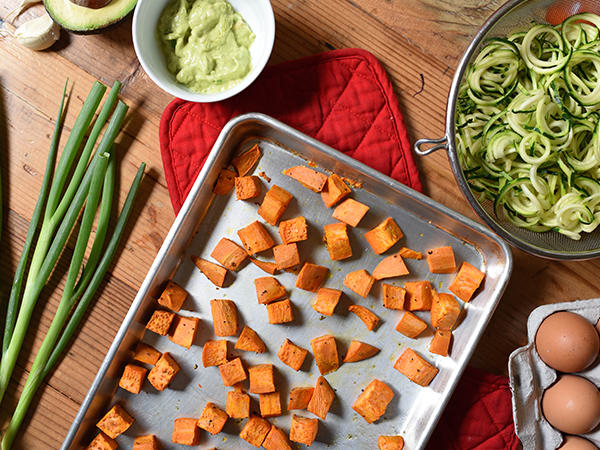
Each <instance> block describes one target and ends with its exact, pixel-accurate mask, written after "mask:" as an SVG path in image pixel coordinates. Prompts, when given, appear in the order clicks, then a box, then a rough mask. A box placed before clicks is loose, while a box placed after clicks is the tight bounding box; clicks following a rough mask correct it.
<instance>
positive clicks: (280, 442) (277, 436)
mask: <svg viewBox="0 0 600 450" xmlns="http://www.w3.org/2000/svg"><path fill="white" fill-rule="evenodd" d="M262 445H263V447H264V448H265V449H266V450H292V446H291V445H290V443H289V441H288V438H287V436H286V434H285V433H284V432H283V431H282V430H280V429H279V428H277V427H276V426H275V425H271V430H270V431H269V434H267V437H266V439H265V441H264V442H263V444H262Z"/></svg>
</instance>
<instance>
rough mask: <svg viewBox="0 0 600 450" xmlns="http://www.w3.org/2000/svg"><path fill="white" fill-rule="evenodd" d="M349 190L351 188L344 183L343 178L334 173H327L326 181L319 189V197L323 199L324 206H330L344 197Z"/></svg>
mask: <svg viewBox="0 0 600 450" xmlns="http://www.w3.org/2000/svg"><path fill="white" fill-rule="evenodd" d="M350 192H351V190H350V188H349V187H348V185H347V184H346V183H344V180H342V179H341V178H340V177H339V176H337V175H336V174H335V173H332V174H331V175H329V178H327V183H326V184H325V187H324V188H323V190H322V191H321V198H322V199H323V203H325V206H327V207H328V208H331V207H332V206H333V205H335V204H336V203H338V202H340V201H342V200H343V199H344V198H346V197H347V196H348V194H350Z"/></svg>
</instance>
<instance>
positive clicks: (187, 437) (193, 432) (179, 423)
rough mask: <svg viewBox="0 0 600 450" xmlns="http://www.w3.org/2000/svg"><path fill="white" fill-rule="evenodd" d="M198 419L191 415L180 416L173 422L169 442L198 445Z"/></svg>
mask: <svg viewBox="0 0 600 450" xmlns="http://www.w3.org/2000/svg"><path fill="white" fill-rule="evenodd" d="M197 423H198V420H197V419H194V418H192V417H180V418H179V419H175V422H173V434H172V435H171V442H173V444H181V445H200V428H198V426H197Z"/></svg>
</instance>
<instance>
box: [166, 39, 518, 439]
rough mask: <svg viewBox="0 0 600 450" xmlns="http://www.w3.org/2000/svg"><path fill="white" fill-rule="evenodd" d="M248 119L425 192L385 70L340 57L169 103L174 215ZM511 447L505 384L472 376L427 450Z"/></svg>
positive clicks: (367, 58) (358, 57)
mask: <svg viewBox="0 0 600 450" xmlns="http://www.w3.org/2000/svg"><path fill="white" fill-rule="evenodd" d="M247 112H261V113H265V114H268V115H270V116H273V117H275V118H276V119H279V120H281V121H282V122H284V123H286V124H288V125H290V126H292V127H294V128H297V129H299V130H300V131H302V132H304V133H306V134H308V135H310V136H312V137H314V138H316V139H318V140H319V141H321V142H324V143H325V144H327V145H330V146H331V147H333V148H335V149H337V150H339V151H341V152H343V153H345V154H347V155H350V156H352V157H354V158H356V159H358V160H359V161H361V162H363V163H365V164H367V165H369V166H371V167H373V168H374V169H377V170H379V171H380V172H383V173H385V174H386V175H389V176H391V177H393V178H395V179H396V180H398V181H400V182H401V183H404V184H405V185H407V186H410V187H412V188H413V189H416V190H419V191H420V190H421V182H420V181H419V175H418V172H417V168H416V166H415V163H414V161H413V157H412V153H411V146H410V142H409V140H408V136H407V134H406V128H405V127H404V123H403V121H402V114H401V113H400V107H399V105H398V100H397V98H396V96H395V95H394V91H393V89H392V85H391V83H390V81H389V79H388V77H387V75H386V73H385V70H384V69H383V67H382V65H381V64H380V63H379V61H377V59H376V58H375V57H374V56H373V55H371V54H370V53H368V52H366V51H364V50H360V49H342V50H334V51H331V52H327V53H323V54H320V55H315V56H310V57H308V58H303V59H300V60H297V61H290V62H285V63H283V64H279V65H277V66H270V67H267V68H266V69H265V71H264V72H263V73H262V74H261V76H260V77H259V78H258V79H257V80H256V81H255V82H254V84H252V86H250V87H249V88H247V89H246V90H245V91H244V92H242V93H241V94H239V95H237V96H235V97H233V98H231V99H229V100H225V101H222V102H218V103H189V102H185V101H183V100H179V99H177V100H174V101H173V102H172V103H171V104H170V105H169V106H168V107H167V108H166V110H165V112H164V113H163V116H162V120H161V124H160V145H161V152H162V159H163V164H164V168H165V177H166V180H167V185H168V187H169V194H170V196H171V201H172V203H173V207H174V209H175V211H176V212H178V211H179V209H180V208H181V205H182V204H183V201H184V200H185V197H186V195H187V194H188V192H189V190H190V189H191V187H192V184H193V182H194V180H195V178H196V176H197V174H198V172H199V171H200V168H201V167H202V164H204V161H205V160H206V157H207V155H208V153H209V152H210V149H211V148H212V146H213V144H214V142H215V140H216V139H217V136H218V135H219V132H220V131H221V128H223V126H224V125H225V124H226V123H227V122H228V121H229V120H230V119H231V118H233V117H235V116H237V115H239V114H243V113H247ZM517 444H518V441H517V438H516V437H515V435H514V426H513V423H512V413H511V400H510V391H509V388H508V381H507V379H506V378H505V377H495V376H492V375H487V374H484V373H481V372H475V371H474V370H469V369H468V370H467V373H466V374H465V376H464V377H463V378H462V380H461V383H460V385H459V387H458V389H457V390H456V393H455V394H454V397H453V399H452V400H451V401H450V403H449V405H448V407H447V408H446V412H445V414H444V417H443V419H442V420H441V421H440V424H439V425H438V428H437V430H436V432H435V434H434V435H433V437H432V438H431V441H430V445H429V448H430V449H432V450H433V449H442V448H444V449H445V448H448V449H465V450H466V449H474V448H477V449H500V448H502V449H504V448H511V449H512V448H516V446H517Z"/></svg>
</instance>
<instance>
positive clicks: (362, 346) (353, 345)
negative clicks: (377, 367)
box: [342, 340, 379, 363]
mask: <svg viewBox="0 0 600 450" xmlns="http://www.w3.org/2000/svg"><path fill="white" fill-rule="evenodd" d="M377 353H379V349H378V348H377V347H373V346H372V345H369V344H367V343H365V342H361V341H356V340H353V341H352V342H350V345H349V346H348V351H347V352H346V356H344V360H343V361H342V362H345V363H347V362H351V363H352V362H358V361H362V360H363V359H367V358H370V357H371V356H375V355H376V354H377Z"/></svg>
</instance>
